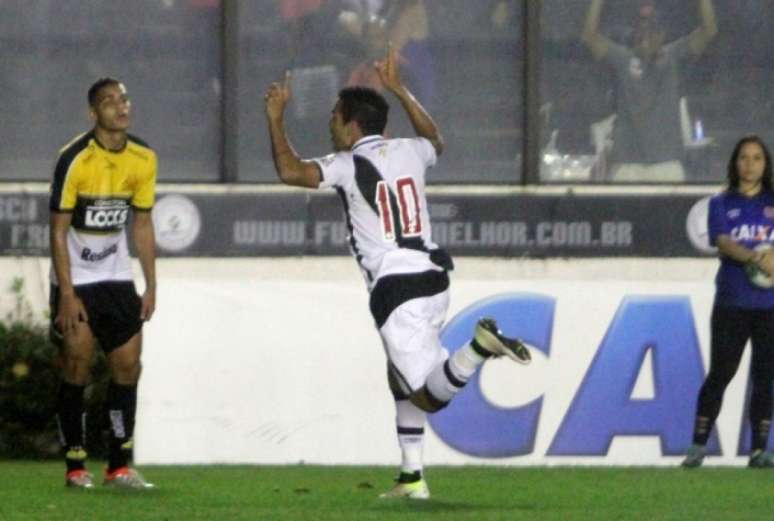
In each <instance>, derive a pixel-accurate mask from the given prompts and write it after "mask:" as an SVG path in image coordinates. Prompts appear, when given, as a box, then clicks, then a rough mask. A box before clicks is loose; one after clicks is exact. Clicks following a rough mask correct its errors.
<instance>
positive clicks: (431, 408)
mask: <svg viewBox="0 0 774 521" xmlns="http://www.w3.org/2000/svg"><path fill="white" fill-rule="evenodd" d="M409 400H411V403H413V404H414V405H416V406H417V407H419V408H420V409H422V410H423V411H425V412H430V413H432V412H438V411H440V410H441V409H443V408H444V407H446V406H447V405H449V402H444V401H441V400H439V399H438V398H436V397H435V396H433V394H432V393H431V392H430V391H429V390H428V389H427V386H424V387H422V388H421V389H419V390H418V391H415V392H414V393H412V394H411V396H410V397H409Z"/></svg>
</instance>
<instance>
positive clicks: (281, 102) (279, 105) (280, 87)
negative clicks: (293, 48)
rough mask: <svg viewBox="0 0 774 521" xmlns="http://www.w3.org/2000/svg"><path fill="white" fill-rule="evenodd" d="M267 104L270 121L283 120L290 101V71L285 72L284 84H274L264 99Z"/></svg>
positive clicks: (270, 86) (267, 114)
mask: <svg viewBox="0 0 774 521" xmlns="http://www.w3.org/2000/svg"><path fill="white" fill-rule="evenodd" d="M263 99H264V101H265V102H266V116H267V117H268V118H269V119H278V118H281V117H282V115H283V114H284V112H285V107H286V106H287V104H288V102H289V101H290V71H287V72H285V79H284V80H283V81H282V83H277V82H275V83H272V84H271V85H269V89H268V90H267V91H266V95H265V96H264V97H263Z"/></svg>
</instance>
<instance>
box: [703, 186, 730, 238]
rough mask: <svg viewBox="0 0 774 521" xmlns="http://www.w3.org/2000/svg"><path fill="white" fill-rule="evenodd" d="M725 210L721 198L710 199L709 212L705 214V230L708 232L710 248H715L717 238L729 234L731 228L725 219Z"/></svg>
mask: <svg viewBox="0 0 774 521" xmlns="http://www.w3.org/2000/svg"><path fill="white" fill-rule="evenodd" d="M725 210H726V208H725V204H724V199H723V198H722V197H720V196H715V197H713V198H712V199H710V202H709V212H707V230H708V231H709V242H710V244H711V245H712V246H717V239H718V237H719V236H721V235H730V234H731V226H730V225H729V222H728V220H727V219H726V211H725Z"/></svg>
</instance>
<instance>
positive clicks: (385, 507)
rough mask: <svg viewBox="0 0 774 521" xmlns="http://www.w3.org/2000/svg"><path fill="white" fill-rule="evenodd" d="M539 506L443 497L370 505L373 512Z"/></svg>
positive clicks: (524, 509) (525, 509)
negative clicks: (466, 500)
mask: <svg viewBox="0 0 774 521" xmlns="http://www.w3.org/2000/svg"><path fill="white" fill-rule="evenodd" d="M538 509H539V508H538V506H537V505H536V504H532V503H521V504H518V503H516V504H508V505H503V504H497V505H492V504H490V505H487V504H482V503H466V502H461V501H447V500H442V499H428V500H426V501H425V500H423V501H417V500H411V499H397V498H396V499H381V500H378V502H376V503H374V504H372V505H371V506H370V507H368V510H370V511H372V512H481V511H487V510H491V511H498V512H502V511H505V510H511V511H520V512H533V511H537V510H538Z"/></svg>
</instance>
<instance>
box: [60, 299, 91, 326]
mask: <svg viewBox="0 0 774 521" xmlns="http://www.w3.org/2000/svg"><path fill="white" fill-rule="evenodd" d="M57 309H58V311H57V315H56V318H55V319H54V323H55V324H56V325H57V326H58V327H59V330H60V331H61V332H62V334H64V335H66V334H67V333H70V332H72V331H75V328H76V326H77V324H78V322H88V321H89V316H88V314H87V313H86V307H85V306H84V305H83V301H82V300H81V299H79V298H78V297H77V296H76V295H60V296H59V306H58V308H57Z"/></svg>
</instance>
